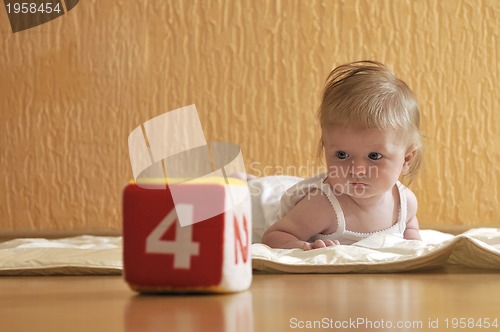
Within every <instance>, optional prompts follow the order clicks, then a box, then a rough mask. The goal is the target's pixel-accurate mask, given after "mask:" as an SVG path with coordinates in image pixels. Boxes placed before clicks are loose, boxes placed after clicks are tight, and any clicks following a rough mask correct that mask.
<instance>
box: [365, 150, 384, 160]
mask: <svg viewBox="0 0 500 332" xmlns="http://www.w3.org/2000/svg"><path fill="white" fill-rule="evenodd" d="M368 158H370V159H371V160H379V159H380V158H382V155H381V154H380V153H378V152H370V153H369V154H368Z"/></svg>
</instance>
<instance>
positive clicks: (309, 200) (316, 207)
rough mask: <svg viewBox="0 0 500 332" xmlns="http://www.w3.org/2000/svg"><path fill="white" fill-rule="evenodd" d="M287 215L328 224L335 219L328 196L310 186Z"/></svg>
mask: <svg viewBox="0 0 500 332" xmlns="http://www.w3.org/2000/svg"><path fill="white" fill-rule="evenodd" d="M289 217H292V218H293V219H299V220H304V221H306V222H311V221H315V222H319V223H325V224H329V223H331V222H334V221H336V218H337V217H336V215H335V213H334V209H333V207H332V205H331V203H330V202H329V200H328V197H327V196H326V195H325V193H323V191H321V190H320V189H316V188H312V189H310V190H309V191H308V193H307V194H305V195H304V197H303V198H302V199H301V200H300V201H299V202H298V203H297V204H296V205H295V206H294V207H293V208H292V209H291V211H290V213H289Z"/></svg>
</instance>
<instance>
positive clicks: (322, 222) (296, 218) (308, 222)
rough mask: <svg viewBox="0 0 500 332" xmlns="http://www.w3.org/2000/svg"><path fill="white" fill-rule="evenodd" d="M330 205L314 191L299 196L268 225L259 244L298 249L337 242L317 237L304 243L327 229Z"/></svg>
mask: <svg viewBox="0 0 500 332" xmlns="http://www.w3.org/2000/svg"><path fill="white" fill-rule="evenodd" d="M332 215H334V214H333V213H332V207H331V206H330V204H329V203H328V201H327V199H326V197H324V195H323V194H322V193H321V194H319V193H318V192H317V191H315V192H313V193H311V194H309V195H308V196H306V197H305V198H304V199H302V200H301V201H300V202H299V203H297V205H295V206H294V207H293V208H292V210H291V211H290V212H289V213H288V214H287V215H286V216H284V217H283V218H282V219H280V220H278V221H277V222H276V223H275V224H274V225H272V226H271V227H269V228H268V229H267V230H266V232H265V233H264V236H263V237H262V243H264V244H267V245H268V246H270V247H272V248H283V249H291V248H301V249H304V250H309V249H315V248H323V247H327V246H332V245H335V244H338V242H337V243H334V242H333V241H329V240H327V241H322V240H317V241H315V242H313V243H309V242H307V240H309V239H310V238H311V237H313V236H314V235H317V234H319V233H321V232H323V231H325V230H327V229H328V228H329V226H330V224H331V222H332V220H331V218H332Z"/></svg>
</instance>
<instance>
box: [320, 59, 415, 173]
mask: <svg viewBox="0 0 500 332" xmlns="http://www.w3.org/2000/svg"><path fill="white" fill-rule="evenodd" d="M318 113H319V114H318V115H319V121H320V124H321V128H322V131H323V130H324V128H325V126H327V125H354V126H358V127H361V128H365V129H373V128H378V129H380V130H381V131H383V132H389V131H396V132H397V133H398V134H399V135H401V136H400V137H401V138H402V139H403V141H404V142H405V143H406V144H407V148H408V150H410V149H411V150H415V152H416V153H415V155H414V157H413V159H412V161H411V163H410V165H409V171H408V173H407V174H405V175H407V176H408V177H409V180H410V182H411V180H412V179H413V178H414V176H415V175H416V173H417V172H418V170H419V169H420V165H421V162H422V139H421V134H420V115H419V112H418V104H417V101H416V98H415V95H414V94H413V92H412V91H411V90H410V88H409V87H408V86H407V85H406V83H405V82H403V81H402V80H400V79H398V78H397V77H396V75H395V74H394V73H393V72H392V70H390V69H389V68H388V67H386V66H385V65H383V64H381V63H379V62H375V61H358V62H353V63H349V64H345V65H342V66H339V67H337V68H335V69H334V70H333V71H332V72H331V73H330V75H329V76H328V78H327V80H326V85H325V89H324V92H323V98H322V101H321V105H320V107H319V112H318ZM322 151H323V139H321V140H320V145H319V148H318V152H319V154H321V153H322Z"/></svg>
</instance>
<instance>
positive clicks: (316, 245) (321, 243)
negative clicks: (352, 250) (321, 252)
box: [302, 240, 340, 250]
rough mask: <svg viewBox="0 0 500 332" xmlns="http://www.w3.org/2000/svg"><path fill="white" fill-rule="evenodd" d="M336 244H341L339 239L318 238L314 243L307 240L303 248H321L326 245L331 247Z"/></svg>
mask: <svg viewBox="0 0 500 332" xmlns="http://www.w3.org/2000/svg"><path fill="white" fill-rule="evenodd" d="M335 245H337V246H338V245H340V242H339V241H338V240H333V241H332V240H324V241H323V240H316V241H314V242H313V243H309V242H306V243H304V245H303V246H302V249H303V250H311V249H319V248H325V247H331V246H335Z"/></svg>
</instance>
